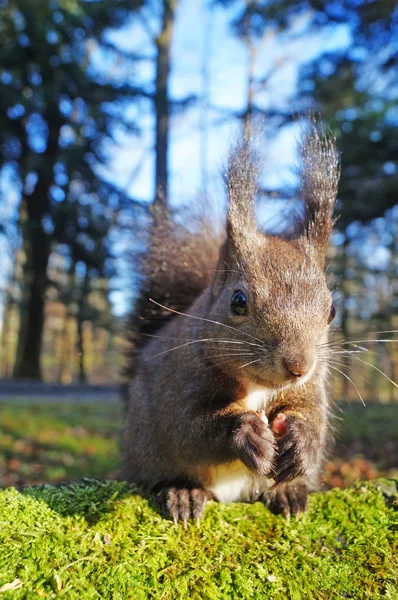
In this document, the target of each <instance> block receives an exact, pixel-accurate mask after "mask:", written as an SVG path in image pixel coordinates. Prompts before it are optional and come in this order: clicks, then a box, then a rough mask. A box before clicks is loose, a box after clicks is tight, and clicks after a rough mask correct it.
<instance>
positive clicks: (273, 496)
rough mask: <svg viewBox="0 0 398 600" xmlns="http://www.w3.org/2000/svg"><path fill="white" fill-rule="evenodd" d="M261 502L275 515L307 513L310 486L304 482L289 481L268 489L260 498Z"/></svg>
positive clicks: (288, 515) (287, 516) (288, 517)
mask: <svg viewBox="0 0 398 600" xmlns="http://www.w3.org/2000/svg"><path fill="white" fill-rule="evenodd" d="M260 500H261V502H263V503H264V504H265V506H266V507H267V508H268V509H269V510H270V511H271V512H273V513H274V514H275V515H281V514H282V515H284V516H285V517H286V519H288V520H289V519H290V516H291V515H292V514H293V515H294V516H296V517H297V516H298V515H299V514H301V513H305V512H306V510H307V504H308V488H307V486H306V485H305V484H303V483H288V484H282V485H279V486H278V487H277V488H274V489H272V490H268V491H266V492H264V493H263V495H262V496H261V498H260Z"/></svg>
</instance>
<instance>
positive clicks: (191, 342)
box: [145, 338, 244, 361]
mask: <svg viewBox="0 0 398 600" xmlns="http://www.w3.org/2000/svg"><path fill="white" fill-rule="evenodd" d="M215 340H216V341H219V342H223V343H225V344H228V343H231V342H230V341H229V340H217V339H216V338H204V339H200V340H192V341H190V342H185V343H184V344H180V345H178V346H174V347H173V348H168V349H167V350H163V351H162V352H158V353H157V354H152V356H148V358H145V361H148V360H150V359H151V358H156V357H157V356H162V354H167V353H168V352H172V351H173V350H179V349H180V348H184V347H185V346H190V345H192V344H199V343H201V342H214V341H215ZM232 343H235V342H232ZM236 343H237V344H240V343H242V344H243V343H244V342H236Z"/></svg>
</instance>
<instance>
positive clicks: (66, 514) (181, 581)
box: [0, 481, 398, 600]
mask: <svg viewBox="0 0 398 600" xmlns="http://www.w3.org/2000/svg"><path fill="white" fill-rule="evenodd" d="M397 485H398V482H396V481H389V482H387V481H384V482H383V481H381V482H378V483H377V485H372V484H364V483H361V484H358V485H357V486H355V487H354V488H352V489H349V490H332V491H329V492H326V493H324V494H316V495H314V496H313V497H312V498H311V501H310V506H309V510H308V514H307V515H306V517H302V518H299V519H297V520H295V519H293V520H292V521H291V522H290V523H287V522H286V521H284V519H283V518H282V517H276V516H274V515H272V514H270V513H269V512H268V511H267V510H266V509H265V507H264V506H262V505H261V504H259V503H257V504H254V505H244V504H231V505H221V504H216V503H210V504H209V505H208V507H207V509H206V513H205V517H204V519H203V521H202V525H201V527H200V529H197V528H196V526H195V525H194V524H190V525H189V527H188V529H187V530H186V531H184V529H183V528H182V527H178V528H175V527H174V526H173V525H172V524H171V523H170V522H169V521H167V520H165V519H163V518H162V517H161V516H160V515H159V514H158V513H157V512H156V510H154V508H153V506H152V505H151V503H150V502H149V501H148V500H145V499H143V498H141V497H140V496H139V495H138V493H137V490H134V489H131V488H129V487H128V486H127V485H126V484H124V483H118V482H112V481H105V482H101V481H85V482H81V483H79V484H75V485H69V486H67V487H61V488H57V487H52V486H44V487H42V488H31V489H27V490H25V491H24V492H23V493H20V492H18V491H16V490H15V489H8V490H5V491H3V492H1V493H0V589H1V587H2V586H3V585H4V584H7V583H12V582H15V580H17V579H18V580H20V581H21V582H22V583H20V584H19V585H20V586H21V587H19V589H15V590H14V591H12V592H4V593H3V594H1V596H2V597H4V598H8V597H9V598H13V599H14V598H39V597H47V598H50V597H51V598H53V597H58V596H59V597H62V596H64V597H65V598H70V599H73V598H79V599H84V598H113V599H123V600H124V599H128V598H134V599H135V600H140V599H141V598H156V599H159V598H161V599H163V600H171V599H173V600H174V599H176V598H184V599H185V598H190V599H191V598H192V599H194V600H207V599H209V600H210V599H216V598H242V599H246V598H247V599H249V598H272V599H276V600H278V599H281V600H282V599H283V600H285V599H289V598H291V599H301V598H311V599H312V598H313V599H320V600H324V599H325V600H326V599H327V600H329V599H330V598H355V599H360V598H372V600H373V599H377V598H387V599H390V600H393V599H396V598H397V597H398V589H397V587H396V581H397V575H398V564H397V556H398V548H397V538H398V535H397V531H398V518H397V516H398V512H397V511H396V510H395V509H396V508H397V504H396V501H397V495H396V492H397ZM15 587H16V588H17V587H18V585H17V584H15Z"/></svg>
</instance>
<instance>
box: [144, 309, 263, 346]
mask: <svg viewBox="0 0 398 600" xmlns="http://www.w3.org/2000/svg"><path fill="white" fill-rule="evenodd" d="M149 302H153V304H156V305H157V306H160V308H163V309H164V310H168V311H170V312H172V313H175V314H176V315H181V316H182V317H190V318H191V319H198V320H199V321H207V322H208V323H214V324H215V325H221V326H222V327H227V328H228V329H232V330H233V331H237V332H238V333H239V334H240V335H242V334H243V335H247V336H249V337H250V338H252V339H253V340H256V342H260V344H261V346H264V342H263V341H262V340H259V339H258V338H256V337H254V336H253V335H250V333H246V332H243V331H240V330H239V329H237V328H236V327H232V326H231V325H226V324H225V323H220V321H213V319H205V318H204V317H198V316H197V315H189V314H188V313H183V312H180V311H179V310H174V309H173V308H168V307H167V306H164V304H160V302H156V300H153V298H149Z"/></svg>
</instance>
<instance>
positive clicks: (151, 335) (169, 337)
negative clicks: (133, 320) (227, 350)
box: [139, 333, 258, 346]
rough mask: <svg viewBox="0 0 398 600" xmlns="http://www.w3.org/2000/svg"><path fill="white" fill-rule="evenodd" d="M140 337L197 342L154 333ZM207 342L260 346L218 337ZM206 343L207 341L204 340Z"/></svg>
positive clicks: (191, 339)
mask: <svg viewBox="0 0 398 600" xmlns="http://www.w3.org/2000/svg"><path fill="white" fill-rule="evenodd" d="M139 335H143V336H145V337H151V338H157V339H160V340H186V341H187V342H190V341H195V340H196V338H195V340H194V339H193V338H184V337H171V336H168V335H154V334H152V333H140V334H139ZM207 340H212V341H214V342H223V343H225V342H231V344H249V345H250V346H258V344H253V342H247V341H246V340H242V341H238V340H230V339H229V338H218V337H213V338H206V341H207ZM202 341H205V340H202Z"/></svg>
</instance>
